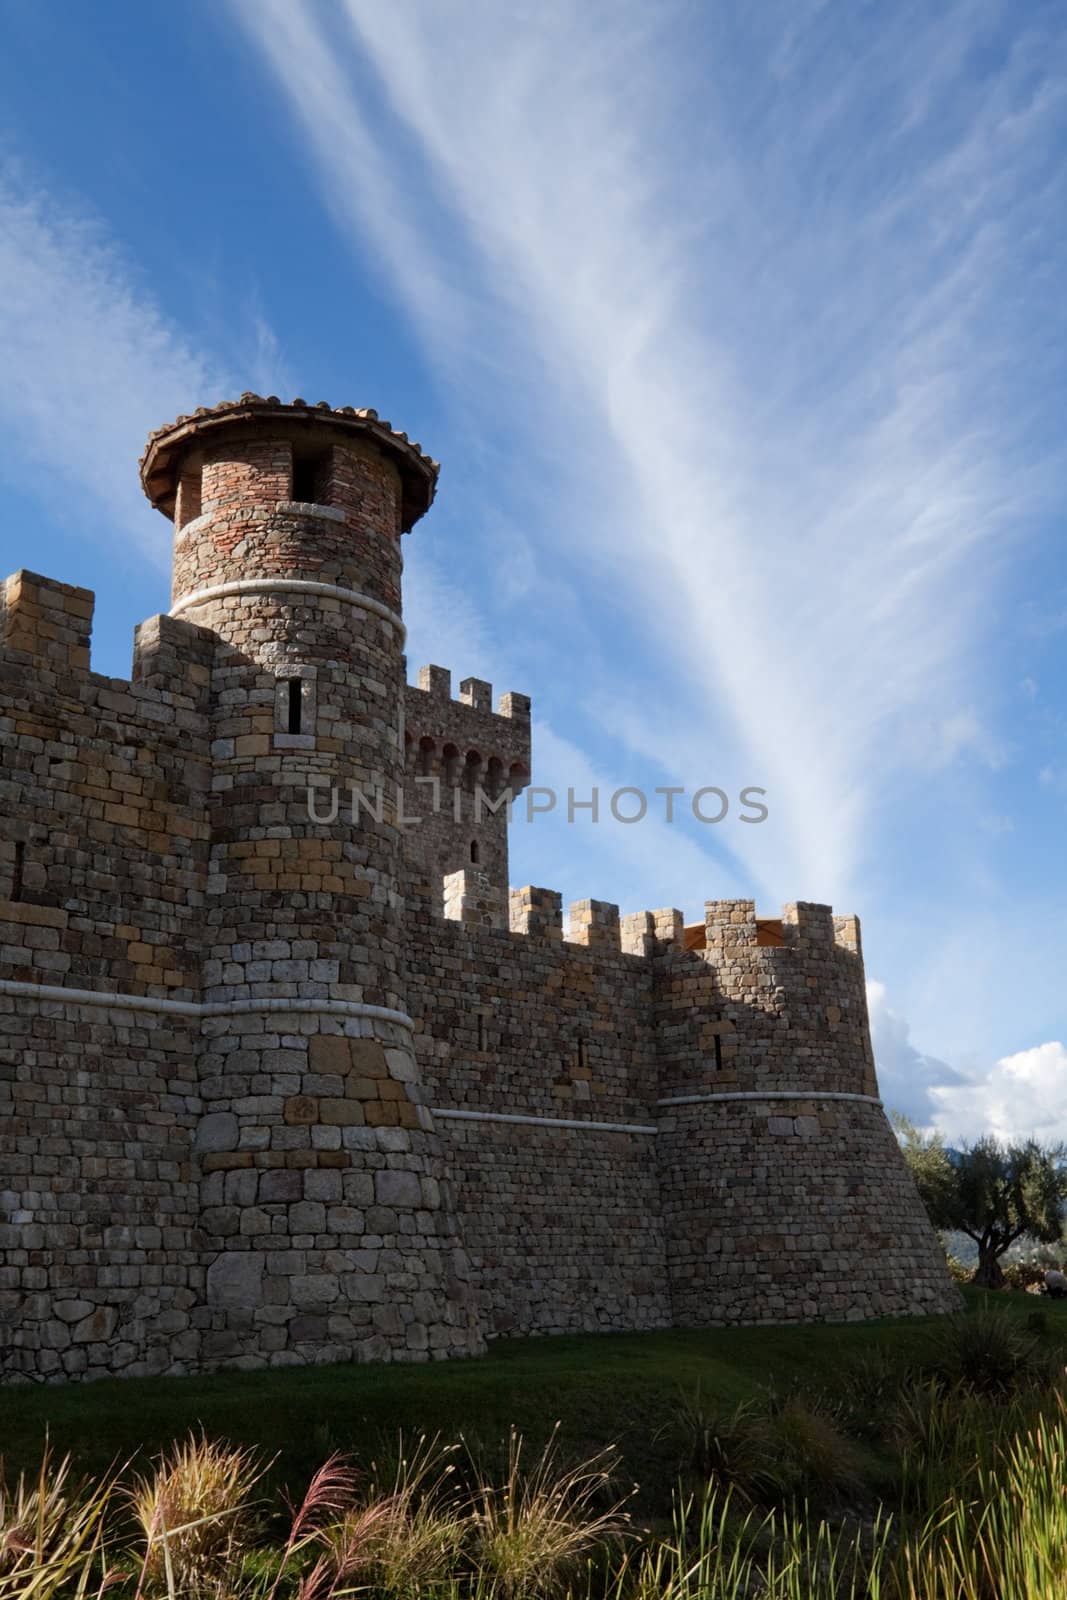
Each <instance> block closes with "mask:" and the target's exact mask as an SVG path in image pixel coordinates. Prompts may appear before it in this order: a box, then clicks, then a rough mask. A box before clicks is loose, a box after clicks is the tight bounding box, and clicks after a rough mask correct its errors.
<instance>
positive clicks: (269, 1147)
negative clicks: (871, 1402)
mask: <svg viewBox="0 0 1067 1600" xmlns="http://www.w3.org/2000/svg"><path fill="white" fill-rule="evenodd" d="M142 472H143V478H144V482H145V487H146V491H147V492H148V494H149V497H150V498H151V499H152V501H153V503H154V504H156V505H157V506H158V507H159V508H160V509H161V510H162V511H163V512H164V513H165V514H166V515H168V516H171V517H173V519H174V523H175V567H174V588H173V600H172V609H171V613H170V615H166V616H160V617H154V618H151V619H150V620H149V621H147V622H145V623H143V624H142V625H141V626H140V627H139V628H138V630H137V634H136V639H135V645H134V659H133V667H132V673H131V677H130V679H129V681H126V680H122V679H113V678H107V677H102V676H100V675H98V674H95V673H93V672H92V670H91V667H90V661H89V632H90V626H91V617H92V595H91V594H89V593H88V592H87V591H85V590H80V589H74V588H72V587H70V586H67V585H63V584H61V583H57V582H55V581H53V580H51V579H47V578H43V577H39V576H37V575H35V574H33V573H29V572H21V573H18V574H16V575H15V576H14V577H13V578H10V579H8V580H7V583H6V584H5V585H4V587H3V591H2V594H0V736H2V743H3V762H2V767H0V793H2V798H3V801H4V812H3V814H4V822H3V827H2V829H0V1150H2V1159H3V1166H2V1174H3V1176H2V1178H0V1248H2V1251H3V1258H2V1263H0V1361H2V1363H3V1366H2V1370H3V1372H4V1373H5V1374H6V1375H7V1376H8V1377H10V1378H13V1379H19V1378H21V1379H29V1378H37V1379H48V1380H52V1379H61V1378H67V1377H72V1378H73V1377H79V1376H82V1375H93V1374H99V1373H101V1372H105V1371H113V1372H125V1373H140V1372H163V1371H171V1372H182V1371H193V1370H197V1369H202V1368H210V1367H215V1366H220V1365H238V1366H248V1367H252V1366H262V1365H268V1364H270V1365H279V1364H286V1363H293V1362H313V1361H324V1360H346V1359H360V1360H373V1359H380V1360H389V1359H406V1360H423V1359H429V1358H431V1357H441V1356H446V1355H449V1354H454V1353H460V1354H464V1353H466V1354H470V1353H475V1352H477V1351H478V1350H480V1349H481V1348H483V1346H484V1341H485V1339H486V1338H491V1337H496V1336H500V1335H504V1334H508V1333H516V1332H545V1333H547V1332H560V1331H568V1330H571V1331H574V1330H580V1329H612V1328H638V1327H663V1326H669V1325H671V1324H683V1325H694V1326H700V1325H712V1324H716V1323H728V1322H737V1321H744V1322H758V1321H790V1320H801V1319H805V1318H820V1317H836V1318H847V1317H862V1316H870V1315H874V1314H906V1313H914V1312H921V1311H930V1310H937V1309H946V1308H948V1307H950V1306H952V1305H953V1304H954V1303H955V1291H954V1290H953V1289H952V1287H951V1285H950V1283H949V1281H948V1279H947V1275H946V1273H945V1270H944V1266H943V1262H942V1259H941V1257H940V1253H939V1249H938V1246H937V1242H936V1239H935V1238H934V1236H933V1234H932V1232H931V1230H930V1228H929V1225H928V1224H927V1222H926V1219H925V1216H924V1214H923V1212H922V1209H921V1207H920V1205H919V1203H918V1199H917V1196H916V1195H915V1192H914V1189H913V1187H912V1186H911V1183H910V1179H909V1178H908V1176H907V1173H906V1170H905V1168H904V1166H903V1163H902V1161H901V1159H900V1156H899V1152H898V1151H897V1150H896V1146H895V1142H894V1140H893V1138H892V1135H891V1133H890V1130H889V1128H888V1125H887V1124H886V1121H885V1117H884V1114H883V1112H882V1110H881V1107H880V1105H879V1103H878V1099H877V1083H876V1079H875V1073H874V1064H873V1059H872V1056H871V1051H870V1040H869V1031H868V1026H867V1015H866V1006H865V999H864V985H863V967H862V953H861V945H860V935H859V925H858V922H857V921H856V920H855V919H854V918H849V917H835V916H833V914H832V913H831V912H830V910H829V908H827V907H823V906H813V905H808V904H800V905H797V906H787V907H786V908H785V909H784V911H783V913H782V917H781V919H780V920H779V919H769V918H762V919H757V917H756V915H755V909H754V907H753V906H752V904H751V903H750V902H746V901H720V902H709V903H708V905H707V908H706V916H705V921H704V923H703V924H702V925H697V926H695V927H690V928H686V927H685V926H684V924H683V918H682V916H681V913H680V912H678V911H676V910H674V909H672V908H667V909H664V910H657V911H641V912H636V913H630V914H627V915H626V916H623V917H621V918H620V916H619V911H618V908H617V907H616V906H614V905H611V904H609V903H607V902H602V901H596V900H584V901H578V902H576V903H575V904H573V905H572V906H571V907H570V908H569V913H568V917H567V920H566V924H565V922H564V915H563V906H562V903H561V898H560V896H559V895H558V894H556V893H554V892H553V891H551V890H547V889H542V888H535V887H526V888H522V889H518V890H512V891H510V892H509V890H508V876H507V828H506V813H505V811H504V809H503V808H501V807H496V808H492V807H487V808H485V809H484V811H482V810H479V807H480V806H481V799H480V795H482V794H484V795H487V796H488V797H489V798H490V799H491V800H494V801H495V800H499V799H500V797H501V796H502V795H503V794H504V792H505V791H506V790H510V791H511V792H513V793H514V792H517V791H518V790H519V789H521V787H522V786H523V784H525V783H526V782H527V781H528V779H529V773H530V703H529V700H528V699H527V698H526V697H525V696H523V695H518V694H509V695H505V696H504V697H503V698H502V700H501V702H500V704H499V707H498V709H497V710H496V711H494V710H493V708H492V692H491V689H490V686H489V685H488V684H486V683H484V682H483V681H482V680H480V679H474V678H470V679H465V680H464V681H463V683H462V684H461V686H460V691H459V698H458V699H453V697H452V694H451V681H450V676H449V674H448V673H447V672H445V671H444V669H442V668H439V667H430V668H425V669H423V670H422V672H421V673H420V675H419V684H418V686H412V685H408V684H406V683H405V681H404V680H405V668H404V658H403V654H402V651H403V623H402V620H401V615H400V612H401V604H400V574H401V558H400V539H401V535H402V533H403V532H404V531H405V530H407V529H408V528H410V527H411V526H412V525H413V524H414V522H415V521H416V520H417V518H418V516H419V515H421V514H422V512H423V511H425V509H426V508H427V507H428V505H429V503H430V501H431V500H432V497H433V493H434V488H435V483H436V466H435V464H434V463H433V462H431V461H429V459H428V458H427V457H426V456H425V455H424V454H423V453H422V452H421V450H420V449H419V447H418V446H415V445H412V444H411V443H410V441H408V440H407V439H406V437H405V436H404V435H402V434H399V433H396V432H395V431H394V430H392V429H391V427H390V426H389V425H388V424H387V423H383V422H381V421H380V419H378V418H377V417H376V415H375V414H374V413H373V412H356V411H353V410H352V409H351V408H345V409H344V410H342V411H331V410H330V409H329V408H328V407H323V406H315V407H312V406H307V405H305V404H304V402H302V401H295V402H293V403H292V404H291V405H283V404H282V403H281V402H278V401H276V400H274V399H273V398H270V399H267V400H262V399H259V398H258V397H255V396H244V397H242V399H241V401H239V402H237V403H235V404H232V405H227V406H220V407H216V408H214V409H212V410H205V409H201V410H200V411H198V412H197V413H195V414H194V415H193V416H192V417H187V418H181V419H179V421H178V422H177V423H176V424H174V425H172V426H171V427H170V428H166V429H161V430H160V431H159V432H158V433H156V434H154V435H153V436H152V438H151V440H150V441H149V448H148V451H147V452H146V456H145V458H144V461H143V463H142ZM416 779H423V780H434V779H436V780H437V782H438V784H439V786H440V790H441V794H440V799H439V801H437V797H436V795H435V793H434V789H433V783H432V782H426V781H424V782H422V783H416V781H415V780H416ZM351 785H355V786H357V787H358V788H360V789H361V790H363V791H364V792H365V793H366V794H367V795H368V796H369V795H373V794H376V793H377V794H379V795H380V797H381V799H380V803H379V804H378V805H377V807H374V806H364V807H361V808H359V809H358V810H356V811H354V812H353V811H351V810H349V809H348V808H347V807H346V806H341V807H339V808H338V809H337V811H336V812H335V813H334V814H330V813H329V812H328V811H327V812H323V813H321V814H317V813H315V812H314V810H313V809H312V808H311V807H310V806H309V798H308V797H309V791H312V792H319V791H321V790H322V789H324V788H325V789H326V790H333V789H339V790H340V791H341V792H342V793H345V792H346V790H347V789H348V787H350V786H351ZM427 801H429V802H430V804H429V805H428V804H427ZM435 801H437V804H436V805H435V803H434V802H435ZM416 816H418V817H421V820H420V821H419V822H414V821H413V820H412V819H413V818H414V817H416ZM872 1260H873V1261H875V1262H876V1263H877V1270H872Z"/></svg>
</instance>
